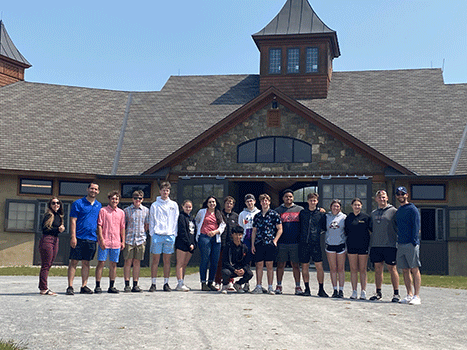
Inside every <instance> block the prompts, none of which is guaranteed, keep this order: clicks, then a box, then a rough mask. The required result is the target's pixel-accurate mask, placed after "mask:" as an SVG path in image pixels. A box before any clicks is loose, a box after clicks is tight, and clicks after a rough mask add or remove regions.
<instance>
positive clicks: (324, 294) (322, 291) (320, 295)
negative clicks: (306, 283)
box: [318, 289, 329, 298]
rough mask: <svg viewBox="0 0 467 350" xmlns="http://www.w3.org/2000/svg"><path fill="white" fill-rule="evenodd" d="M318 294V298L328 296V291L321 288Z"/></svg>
mask: <svg viewBox="0 0 467 350" xmlns="http://www.w3.org/2000/svg"><path fill="white" fill-rule="evenodd" d="M318 296H319V297H320V298H329V295H328V293H326V292H325V291H324V289H321V290H320V291H319V292H318Z"/></svg>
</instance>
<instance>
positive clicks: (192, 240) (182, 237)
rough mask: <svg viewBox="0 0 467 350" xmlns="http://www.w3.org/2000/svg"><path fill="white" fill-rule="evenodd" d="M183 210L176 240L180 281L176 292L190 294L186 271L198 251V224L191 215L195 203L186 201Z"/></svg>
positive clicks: (177, 270) (176, 268) (177, 269)
mask: <svg viewBox="0 0 467 350" xmlns="http://www.w3.org/2000/svg"><path fill="white" fill-rule="evenodd" d="M182 209H183V210H182V211H181V212H180V215H179V216H178V224H177V238H175V249H176V253H177V265H176V267H175V271H176V274H177V280H178V284H177V288H176V290H178V291H182V292H188V291H189V290H190V288H189V287H188V286H186V285H185V281H184V280H185V270H186V267H187V266H188V263H189V262H190V259H191V257H192V255H193V252H194V251H195V249H196V224H195V221H194V219H193V218H192V217H191V215H190V214H191V211H192V210H193V203H192V202H191V201H190V200H188V199H186V200H184V201H183V203H182Z"/></svg>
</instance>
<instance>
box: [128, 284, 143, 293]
mask: <svg viewBox="0 0 467 350" xmlns="http://www.w3.org/2000/svg"><path fill="white" fill-rule="evenodd" d="M131 291H132V292H133V293H141V292H142V290H141V288H140V287H139V286H138V285H136V286H134V287H133V288H131Z"/></svg>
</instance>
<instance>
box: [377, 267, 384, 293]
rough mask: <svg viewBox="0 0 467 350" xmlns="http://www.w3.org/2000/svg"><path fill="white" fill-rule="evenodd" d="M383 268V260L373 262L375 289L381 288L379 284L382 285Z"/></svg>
mask: <svg viewBox="0 0 467 350" xmlns="http://www.w3.org/2000/svg"><path fill="white" fill-rule="evenodd" d="M383 268H384V263H383V262H375V284H376V289H381V286H382V285H383Z"/></svg>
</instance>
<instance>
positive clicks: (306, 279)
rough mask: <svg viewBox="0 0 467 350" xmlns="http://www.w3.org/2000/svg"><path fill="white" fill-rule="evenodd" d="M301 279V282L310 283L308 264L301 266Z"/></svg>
mask: <svg viewBox="0 0 467 350" xmlns="http://www.w3.org/2000/svg"><path fill="white" fill-rule="evenodd" d="M302 277H303V282H305V283H309V282H310V263H306V264H302Z"/></svg>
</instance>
